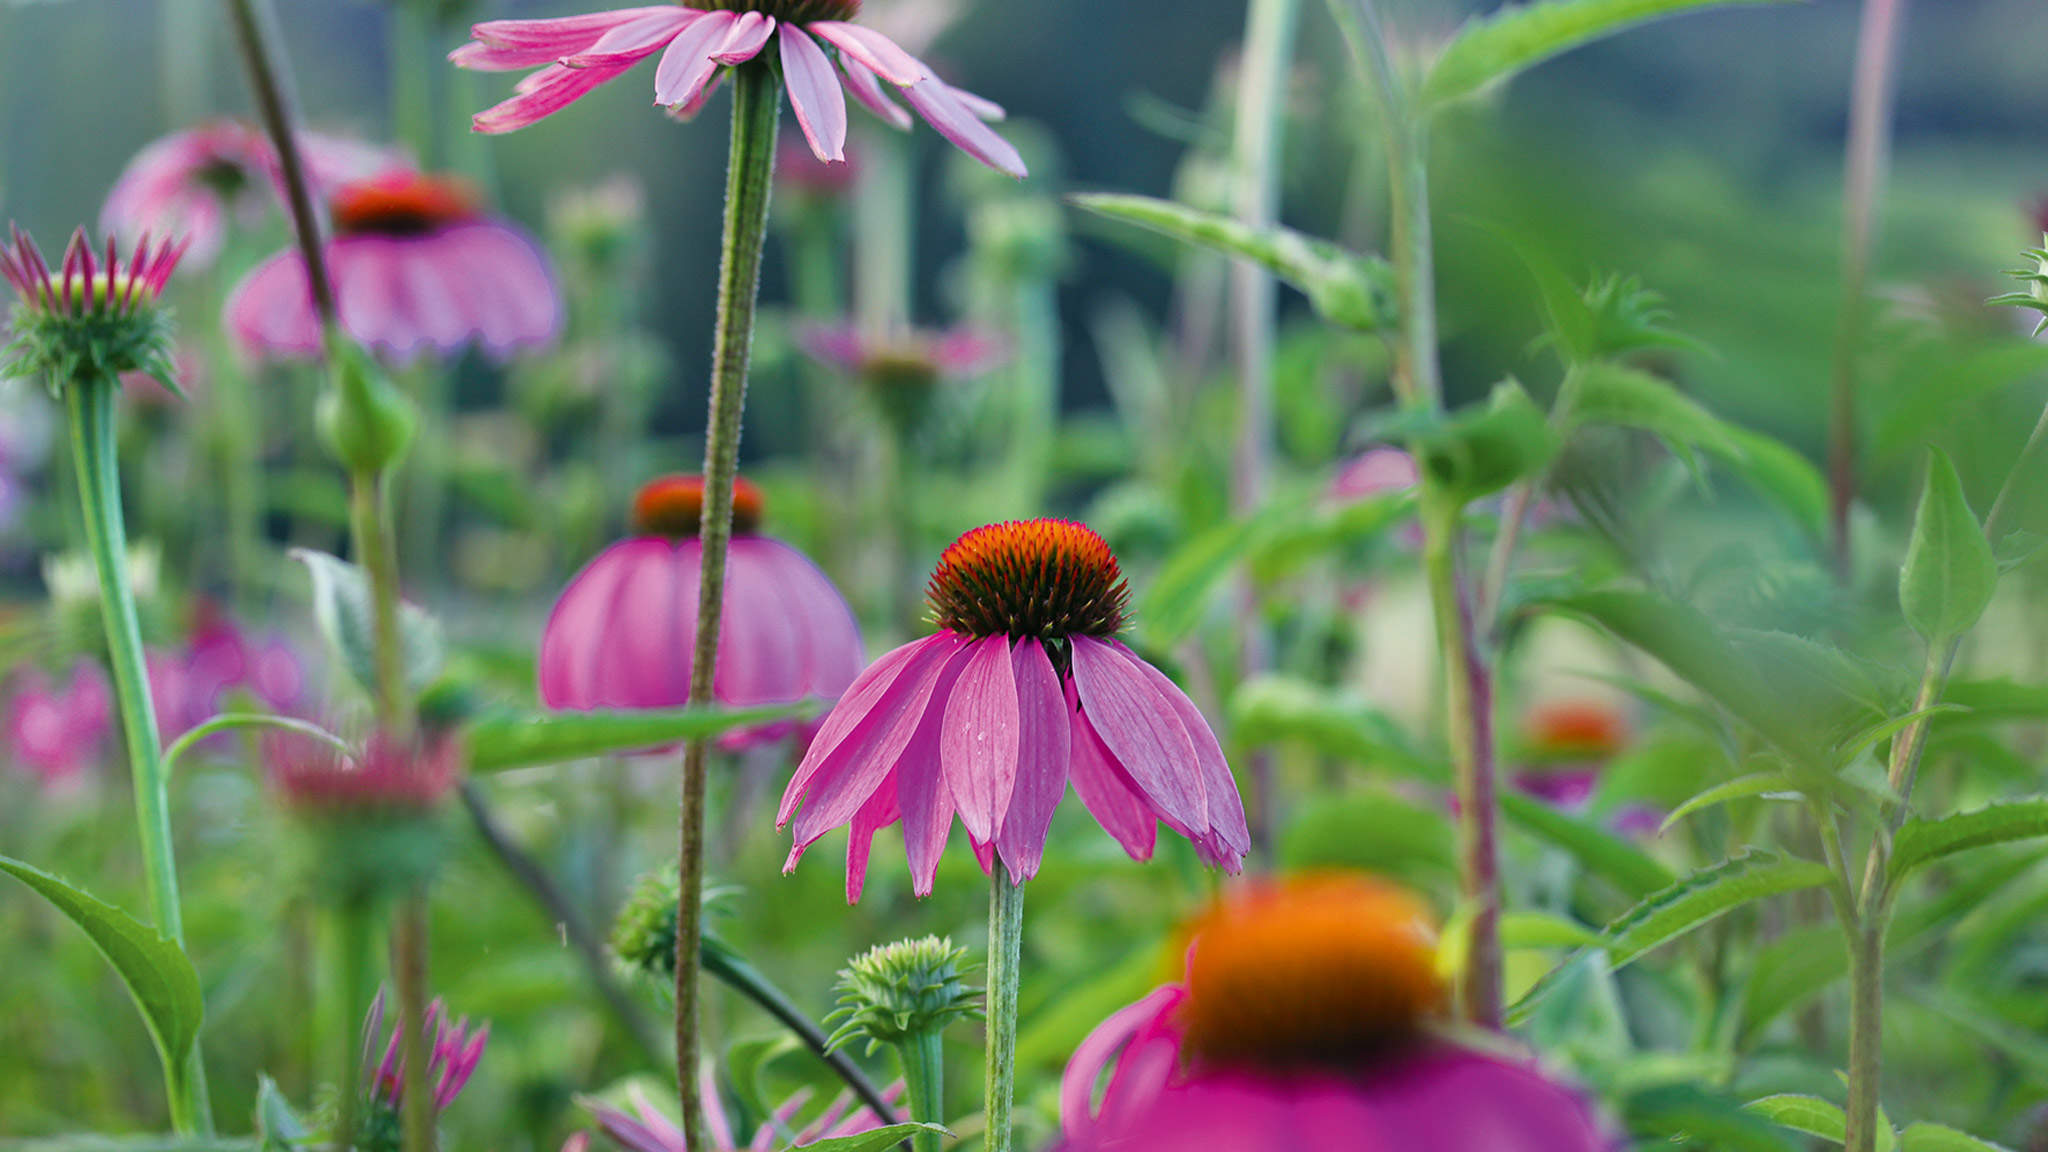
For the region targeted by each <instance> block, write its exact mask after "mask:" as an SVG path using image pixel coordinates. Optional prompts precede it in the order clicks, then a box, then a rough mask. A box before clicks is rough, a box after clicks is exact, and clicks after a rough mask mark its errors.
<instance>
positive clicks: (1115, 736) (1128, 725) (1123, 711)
mask: <svg viewBox="0 0 2048 1152" xmlns="http://www.w3.org/2000/svg"><path fill="white" fill-rule="evenodd" d="M1073 655H1074V689H1075V691H1076V692H1077V693H1078V695H1079V696H1080V700H1081V707H1082V708H1083V709H1084V710H1085V711H1086V712H1087V713H1088V720H1089V723H1090V724H1091V725H1093V726H1094V728H1095V732H1096V735H1098V736H1100V737H1102V743H1103V746H1104V747H1106V748H1108V749H1109V751H1110V753H1111V754H1112V755H1114V756H1115V757H1116V759H1117V763H1119V764H1121V765H1123V768H1124V771H1126V772H1128V773H1130V777H1131V781H1132V782H1133V783H1135V784H1136V785H1137V786H1138V788H1139V790H1140V791H1142V792H1143V793H1144V794H1145V795H1146V797H1147V798H1149V799H1150V800H1151V801H1152V805H1153V807H1154V808H1155V809H1157V811H1158V812H1159V814H1160V815H1161V816H1162V817H1165V818H1167V819H1169V820H1172V821H1177V822H1179V823H1180V824H1181V825H1183V826H1185V827H1187V828H1189V829H1192V830H1194V831H1195V832H1196V833H1197V834H1199V833H1200V832H1202V831H1205V830H1206V829H1207V828H1208V826H1209V816H1208V809H1207V801H1206V799H1205V798H1204V797H1203V795H1202V778H1201V765H1200V763H1199V762H1198V761H1197V759H1196V755H1195V746H1194V743H1193V741H1191V740H1189V739H1188V734H1187V730H1186V728H1184V727H1183V726H1182V724H1181V723H1180V720H1179V718H1178V717H1177V716H1176V715H1175V714H1174V711H1173V708H1172V706H1171V705H1170V704H1168V703H1167V702H1166V701H1164V700H1162V699H1160V698H1159V693H1158V691H1157V690H1155V689H1154V688H1153V687H1152V685H1151V683H1150V682H1149V681H1148V680H1147V679H1146V678H1145V676H1144V675H1143V674H1141V673H1139V672H1138V671H1137V670H1136V669H1134V668H1132V667H1131V666H1130V664H1129V662H1127V661H1126V660H1125V659H1124V658H1123V657H1122V656H1120V655H1118V654H1117V651H1116V649H1115V648H1112V647H1110V646H1109V645H1108V644H1105V643H1103V642H1102V641H1100V640H1097V639H1095V638H1094V637H1092V636H1076V637H1074V638H1073Z"/></svg>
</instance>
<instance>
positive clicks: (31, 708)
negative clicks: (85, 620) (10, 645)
mask: <svg viewBox="0 0 2048 1152" xmlns="http://www.w3.org/2000/svg"><path fill="white" fill-rule="evenodd" d="M113 699H114V698H113V693H112V690H111V689H110V688H109V687H108V684H107V675H106V673H105V672H103V671H101V670H100V667H99V665H97V664H93V663H91V662H89V661H84V660H81V661H79V662H78V663H77V664H75V665H73V666H72V669H71V677H70V679H69V681H68V682H66V683H65V684H64V685H63V686H62V687H59V686H57V685H55V684H53V683H51V681H50V679H49V677H47V676H45V675H43V674H42V673H41V672H39V671H35V670H33V669H31V670H29V671H28V672H25V673H23V674H22V675H21V677H20V679H19V680H18V681H17V682H16V684H15V686H14V694H13V697H12V699H10V700H9V701H8V704H7V728H6V734H7V756H6V759H7V761H8V762H9V763H11V764H13V765H15V766H16V767H18V768H21V769H24V770H26V771H27V772H28V774H30V775H32V776H34V777H35V778H36V779H37V781H39V782H40V783H41V784H42V786H43V787H44V788H46V789H47V788H68V787H71V786H73V785H75V784H76V783H77V782H78V781H79V780H80V779H81V778H82V777H83V776H84V774H85V773H86V772H87V771H88V770H89V769H91V768H92V766H93V765H95V764H97V763H99V761H100V757H101V756H103V755H104V754H105V753H106V750H107V737H108V735H109V734H110V733H112V732H113V713H114V709H113Z"/></svg>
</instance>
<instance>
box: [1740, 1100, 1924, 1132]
mask: <svg viewBox="0 0 2048 1152" xmlns="http://www.w3.org/2000/svg"><path fill="white" fill-rule="evenodd" d="M1744 1107H1745V1108H1748V1109H1749V1110H1750V1111H1751V1112H1754V1113H1756V1114H1757V1115H1759V1116H1763V1117H1766V1118H1768V1119H1769V1120H1770V1121H1771V1123H1773V1124H1776V1125H1778V1126H1779V1127H1781V1128H1790V1129H1791V1130H1793V1131H1794V1132H1800V1133H1804V1134H1805V1135H1808V1136H1817V1137H1819V1138H1820V1139H1822V1140H1832V1141H1834V1142H1835V1143H1837V1144H1840V1143H1841V1142H1842V1141H1843V1140H1846V1139H1847V1138H1848V1130H1849V1118H1848V1117H1847V1116H1845V1115H1843V1113H1842V1109H1841V1106H1840V1105H1838V1104H1835V1103H1833V1102H1831V1101H1827V1100H1823V1099H1821V1098H1820V1097H1818V1096H1800V1095H1796V1094H1789V1093H1788V1094H1785V1095H1781V1096H1765V1097H1763V1098H1762V1099H1760V1100H1752V1101H1750V1102H1749V1103H1748V1104H1746V1105H1744ZM1879 1143H1880V1144H1885V1143H1888V1141H1885V1140H1883V1139H1882V1138H1880V1141H1879Z"/></svg>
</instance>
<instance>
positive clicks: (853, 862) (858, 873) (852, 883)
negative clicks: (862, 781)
mask: <svg viewBox="0 0 2048 1152" xmlns="http://www.w3.org/2000/svg"><path fill="white" fill-rule="evenodd" d="M901 819H903V812H902V810H901V809H899V808H898V807H897V805H896V777H895V775H894V774H891V775H890V776H888V777H885V778H884V779H883V780H882V786H881V787H879V788H877V789H875V794H874V795H872V796H870V797H868V799H867V803H865V804H862V805H861V806H860V811H858V812H855V813H854V814H853V823H852V824H851V825H850V826H849V827H848V828H847V830H846V902H847V903H848V904H858V903H860V893H861V889H862V888H863V887H864V886H866V884H867V879H868V855H869V853H870V852H872V851H873V849H874V840H875V833H876V832H879V831H881V830H882V829H884V828H887V827H888V826H889V825H891V824H894V823H895V822H897V821H898V820H901Z"/></svg>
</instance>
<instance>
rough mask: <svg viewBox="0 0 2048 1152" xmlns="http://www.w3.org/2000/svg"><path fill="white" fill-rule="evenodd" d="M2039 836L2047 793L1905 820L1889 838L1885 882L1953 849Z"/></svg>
mask: <svg viewBox="0 0 2048 1152" xmlns="http://www.w3.org/2000/svg"><path fill="white" fill-rule="evenodd" d="M2040 836H2048V796H2031V797H2028V798H2026V799H2024V800H2012V801H2008V802H2006V803H2003V804H1993V805H1991V806H1989V807H1987V808H1979V809H1977V810H1976V811H1974V812H1957V813H1955V814H1953V815H1950V816H1944V817H1941V818H1940V819H1937V820H1908V821H1907V822H1906V824H1905V826H1904V827H1903V828H1900V829H1899V834H1898V835H1897V836H1895V837H1893V839H1892V857H1891V866H1890V868H1889V869H1888V870H1887V871H1888V875H1889V877H1890V881H1889V882H1890V883H1892V884H1894V885H1896V884H1897V883H1898V882H1899V881H1901V880H1903V879H1905V878H1906V877H1907V876H1909V875H1911V874H1912V872H1913V871H1914V870H1915V869H1917V868H1920V867H1922V866H1923V865H1926V864H1929V863H1932V862H1933V861H1936V860H1939V859H1941V858H1942V857H1944V856H1952V855H1954V854H1956V853H1957V852H1967V851H1969V850H1970V849H1972V848H1984V847H1988V846H1990V845H1993V844H2010V843H2012V842H2013V841H2016V840H2032V839H2034V838H2036V837H2040Z"/></svg>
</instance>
